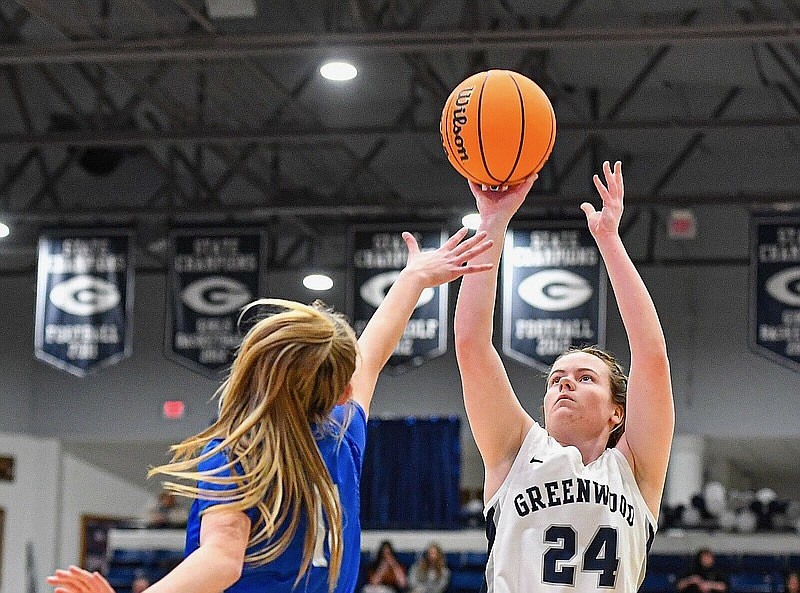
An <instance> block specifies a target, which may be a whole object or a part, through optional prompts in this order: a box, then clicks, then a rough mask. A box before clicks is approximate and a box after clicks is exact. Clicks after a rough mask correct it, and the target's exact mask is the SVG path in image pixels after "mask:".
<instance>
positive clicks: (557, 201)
mask: <svg viewBox="0 0 800 593" xmlns="http://www.w3.org/2000/svg"><path fill="white" fill-rule="evenodd" d="M581 201H583V198H582V197H581V196H577V195H569V196H566V195H563V194H542V193H538V194H536V199H535V200H534V202H535V204H533V203H532V204H531V205H527V204H523V206H522V207H521V208H520V210H519V211H518V214H517V216H518V219H519V220H524V219H526V218H539V219H540V218H542V215H543V212H552V211H558V212H562V211H563V210H564V208H569V209H573V208H577V207H578V205H579V204H580V202H581ZM625 202H626V203H627V204H628V205H630V206H635V205H642V206H648V207H650V206H669V207H674V206H679V207H680V206H701V205H736V206H741V207H744V208H755V209H759V208H760V210H757V211H759V212H763V211H764V210H763V208H765V207H772V206H774V205H776V204H781V205H785V204H789V205H792V206H793V207H795V208H796V207H797V205H800V192H792V193H788V192H776V193H760V194H758V193H730V194H711V193H703V194H697V195H687V194H674V195H655V196H654V195H652V194H649V193H648V194H631V195H627V194H626V196H625ZM298 203H299V202H298ZM6 208H7V207H6ZM776 212H777V210H776ZM781 212H783V213H784V214H785V213H786V212H785V209H784V210H782V211H781ZM792 212H796V210H792ZM463 214H464V206H457V205H452V206H447V207H444V206H443V207H427V206H419V205H417V206H413V205H412V206H409V207H408V208H398V207H397V205H396V204H386V203H375V204H357V205H353V204H335V205H322V206H320V205H317V206H315V205H308V204H307V205H298V206H263V207H254V206H253V205H248V204H225V205H223V206H210V207H208V208H204V209H203V210H202V211H198V210H197V207H196V205H192V204H190V205H186V206H178V205H175V206H171V207H161V208H158V207H155V208H150V207H148V208H143V207H126V206H124V205H122V204H115V205H113V206H108V207H104V208H103V207H101V208H97V207H95V208H90V207H82V208H80V209H79V210H77V209H76V210H74V211H70V210H69V209H68V208H66V207H65V208H62V209H60V210H58V211H55V210H53V209H44V208H41V209H26V210H20V211H14V210H9V209H5V210H4V211H3V215H4V217H6V218H7V219H8V220H11V221H13V222H42V223H47V222H52V221H56V222H63V221H64V220H65V219H66V217H67V216H69V219H70V220H71V221H74V222H75V224H81V223H83V222H89V221H92V220H96V219H98V218H101V217H108V216H114V217H115V218H118V219H120V220H123V219H127V220H132V219H137V220H147V219H153V218H156V219H159V220H161V219H164V218H169V219H172V220H173V221H176V222H181V221H183V220H184V219H185V220H187V221H188V220H193V221H196V220H198V217H203V220H209V219H212V218H215V217H219V218H220V219H225V220H230V221H237V220H243V221H249V222H253V223H262V222H266V221H270V220H275V219H283V218H285V217H293V218H295V219H298V220H305V221H307V222H311V223H313V222H314V220H315V219H319V220H324V221H326V223H327V222H330V221H332V220H348V219H353V220H367V219H382V218H386V219H388V218H392V219H394V220H398V219H402V218H407V219H408V220H434V219H435V220H448V219H453V220H460V218H461V216H462V215H463Z"/></svg>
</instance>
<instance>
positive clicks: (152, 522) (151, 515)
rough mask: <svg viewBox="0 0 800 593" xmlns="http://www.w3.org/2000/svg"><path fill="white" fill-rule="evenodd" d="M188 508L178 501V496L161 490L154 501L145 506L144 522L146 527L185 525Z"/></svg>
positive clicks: (187, 517)
mask: <svg viewBox="0 0 800 593" xmlns="http://www.w3.org/2000/svg"><path fill="white" fill-rule="evenodd" d="M188 519H189V509H188V508H186V506H185V505H182V504H181V503H180V502H179V501H178V497H177V496H176V495H175V494H173V493H172V492H169V491H168V490H162V491H161V492H159V494H158V498H157V499H156V500H155V502H154V503H153V504H152V505H150V506H149V507H148V508H147V511H146V513H145V522H146V524H147V527H156V528H162V527H181V528H183V527H186V522H187V520H188Z"/></svg>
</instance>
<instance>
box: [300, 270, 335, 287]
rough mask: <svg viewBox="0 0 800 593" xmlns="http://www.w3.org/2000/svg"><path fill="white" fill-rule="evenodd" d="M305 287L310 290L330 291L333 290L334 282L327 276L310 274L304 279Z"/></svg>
mask: <svg viewBox="0 0 800 593" xmlns="http://www.w3.org/2000/svg"><path fill="white" fill-rule="evenodd" d="M303 286H305V287H306V288H307V289H309V290H330V289H331V288H333V280H332V279H331V277H330V276H326V275H325V274H309V275H308V276H306V277H305V278H303Z"/></svg>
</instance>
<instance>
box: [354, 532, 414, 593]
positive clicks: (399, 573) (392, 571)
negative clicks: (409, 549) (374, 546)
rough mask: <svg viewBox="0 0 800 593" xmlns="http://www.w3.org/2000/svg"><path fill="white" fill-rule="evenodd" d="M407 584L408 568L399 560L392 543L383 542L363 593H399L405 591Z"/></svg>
mask: <svg viewBox="0 0 800 593" xmlns="http://www.w3.org/2000/svg"><path fill="white" fill-rule="evenodd" d="M406 584H407V582H406V567H405V566H403V565H402V564H401V563H400V561H399V560H398V559H397V556H396V555H395V553H394V548H393V547H392V544H391V542H388V541H383V542H381V545H380V546H378V552H377V554H376V555H375V560H373V561H372V564H370V567H369V569H368V571H367V584H366V585H364V587H363V588H362V589H361V593H399V592H400V591H405V589H406Z"/></svg>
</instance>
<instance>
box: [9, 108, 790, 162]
mask: <svg viewBox="0 0 800 593" xmlns="http://www.w3.org/2000/svg"><path fill="white" fill-rule="evenodd" d="M743 128H762V129H769V128H800V117H788V116H774V117H754V118H747V119H741V118H739V119H718V120H711V119H682V120H652V121H643V120H637V121H616V120H602V121H581V122H559V123H558V131H559V133H569V132H580V133H584V134H589V133H601V132H647V131H653V130H656V131H657V130H662V131H669V130H675V131H690V132H698V131H721V130H729V129H743ZM410 135H433V136H437V137H438V136H439V128H438V126H437V127H433V126H428V127H425V128H419V129H416V130H414V131H409V130H407V129H404V128H402V127H396V126H395V127H364V128H340V129H329V130H313V131H306V130H288V129H285V128H284V129H283V130H282V131H280V132H272V131H268V130H257V129H250V130H242V129H238V130H227V129H226V130H222V129H220V130H209V129H207V128H204V129H199V130H198V129H195V130H163V131H133V130H103V131H99V130H95V131H88V130H80V131H75V132H68V133H66V132H65V133H48V134H39V135H25V134H0V147H10V148H32V147H44V146H55V147H57V146H61V147H67V146H92V147H97V146H160V145H165V144H177V143H182V142H186V143H201V144H212V145H235V144H251V143H259V144H275V143H279V144H285V145H295V146H305V145H308V144H314V145H316V146H317V147H318V148H320V147H327V145H329V144H333V143H335V142H338V141H341V140H342V139H345V138H349V139H354V138H360V139H369V138H374V137H380V138H386V139H393V138H398V139H399V138H408V137H409V136H410ZM230 162H235V156H232V158H231V160H230Z"/></svg>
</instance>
